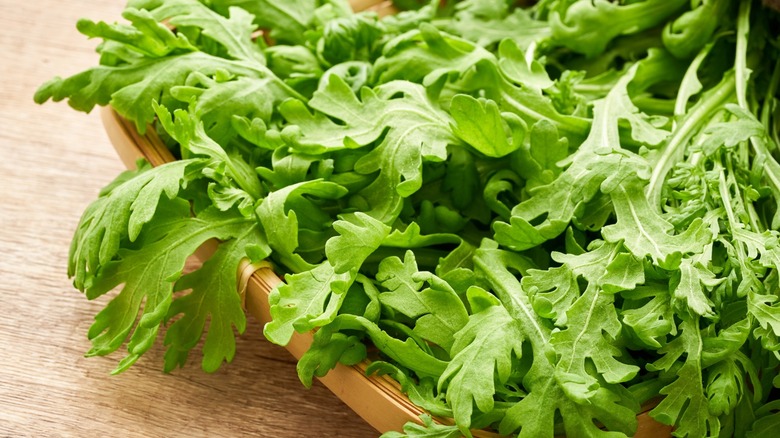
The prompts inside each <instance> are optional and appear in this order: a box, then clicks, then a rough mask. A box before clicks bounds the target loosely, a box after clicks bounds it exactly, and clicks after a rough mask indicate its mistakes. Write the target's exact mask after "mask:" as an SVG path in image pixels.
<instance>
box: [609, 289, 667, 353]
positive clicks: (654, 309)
mask: <svg viewBox="0 0 780 438" xmlns="http://www.w3.org/2000/svg"><path fill="white" fill-rule="evenodd" d="M640 288H641V289H640ZM640 288H637V291H638V292H639V291H641V295H640V296H638V297H637V298H647V297H651V299H650V300H649V301H647V302H645V303H644V304H642V305H641V306H640V307H636V308H629V309H625V307H624V310H623V311H622V312H620V313H621V316H622V318H621V320H622V322H623V325H624V328H625V329H627V330H630V331H631V332H632V334H633V336H636V338H637V339H638V340H639V342H641V343H642V344H643V345H644V346H646V347H650V348H652V349H658V348H661V346H662V345H665V344H666V338H667V336H669V335H670V334H671V335H675V334H677V326H676V324H675V322H674V311H673V309H672V306H671V299H670V298H671V297H670V296H669V290H668V288H666V287H662V286H659V285H655V284H651V285H647V286H645V287H644V288H642V287H640ZM621 295H623V297H624V298H634V297H633V296H632V294H621ZM642 295H644V296H642Z"/></svg>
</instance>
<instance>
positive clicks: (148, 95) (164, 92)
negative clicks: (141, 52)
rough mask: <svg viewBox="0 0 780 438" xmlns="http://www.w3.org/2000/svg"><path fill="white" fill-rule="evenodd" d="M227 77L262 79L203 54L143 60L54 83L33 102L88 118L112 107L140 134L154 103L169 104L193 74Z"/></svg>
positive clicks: (151, 116) (246, 69)
mask: <svg viewBox="0 0 780 438" xmlns="http://www.w3.org/2000/svg"><path fill="white" fill-rule="evenodd" d="M219 70H222V71H228V72H230V73H232V74H234V75H237V76H258V75H259V74H262V71H261V70H258V69H257V68H256V67H254V66H249V65H246V64H244V63H242V62H240V61H233V60H228V59H223V58H217V57H215V56H211V55H207V54H205V53H203V52H190V53H186V54H183V55H175V56H168V57H165V58H160V59H143V60H140V61H138V62H136V63H133V64H123V65H120V66H116V67H112V66H98V67H92V68H91V69H89V70H86V71H84V72H81V73H78V74H76V75H73V76H71V77H69V78H67V79H61V78H54V79H52V80H50V81H49V82H47V83H45V84H43V85H42V86H41V87H40V88H39V89H38V91H36V93H35V101H36V102H38V103H43V102H45V101H47V100H49V99H52V100H54V101H55V102H58V101H60V100H63V99H65V98H67V99H68V104H69V105H70V106H72V107H73V108H75V109H77V110H79V111H84V112H89V111H91V110H92V108H93V107H94V106H95V105H100V106H105V105H108V104H110V105H111V107H112V108H114V109H115V110H116V111H117V112H118V113H119V114H120V115H121V116H122V117H125V118H127V119H129V120H132V121H133V122H134V123H135V127H136V129H137V130H138V132H139V133H140V134H144V133H145V132H146V127H147V125H148V124H150V123H151V122H152V121H153V120H154V115H155V114H154V109H153V108H152V101H154V100H158V101H165V100H167V99H170V97H169V96H170V91H169V90H170V89H171V87H173V86H175V85H181V84H184V82H185V80H186V79H187V77H188V76H189V75H190V73H192V72H193V71H198V72H201V73H202V74H204V75H213V74H216V72H217V71H219Z"/></svg>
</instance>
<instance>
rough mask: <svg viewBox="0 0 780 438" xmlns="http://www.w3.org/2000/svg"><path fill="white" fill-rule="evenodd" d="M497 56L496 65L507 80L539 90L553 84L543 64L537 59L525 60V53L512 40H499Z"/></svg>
mask: <svg viewBox="0 0 780 438" xmlns="http://www.w3.org/2000/svg"><path fill="white" fill-rule="evenodd" d="M498 56H499V60H498V66H499V68H501V72H502V73H504V75H505V76H506V77H507V78H508V79H509V80H511V81H513V82H515V83H518V84H523V85H524V86H526V87H530V88H532V89H535V90H540V91H541V90H544V89H545V88H549V87H551V86H552V85H553V81H552V80H551V79H550V76H548V75H547V71H545V69H544V66H543V65H542V64H541V63H540V62H539V61H537V60H533V59H532V60H526V56H525V53H523V50H522V49H521V48H520V47H518V46H517V43H516V42H515V41H514V40H512V39H505V40H503V41H501V44H499V45H498Z"/></svg>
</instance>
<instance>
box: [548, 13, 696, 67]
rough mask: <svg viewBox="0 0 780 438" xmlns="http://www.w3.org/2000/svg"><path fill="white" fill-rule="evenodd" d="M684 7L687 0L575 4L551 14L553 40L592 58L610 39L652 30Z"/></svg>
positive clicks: (601, 50) (602, 49)
mask: <svg viewBox="0 0 780 438" xmlns="http://www.w3.org/2000/svg"><path fill="white" fill-rule="evenodd" d="M685 4H686V0H647V1H643V2H638V3H630V4H625V5H624V4H616V3H611V2H608V1H607V0H594V1H592V2H574V4H571V6H568V7H567V8H566V9H565V10H564V11H565V12H563V13H559V12H558V11H555V12H553V13H552V14H551V15H550V28H551V29H552V39H553V41H555V42H556V43H557V44H561V45H564V46H566V47H568V48H569V49H572V50H574V51H576V52H578V53H582V54H584V55H586V56H588V57H593V56H595V55H597V54H599V53H601V52H603V51H604V49H605V48H606V46H607V44H608V43H609V42H610V41H611V40H612V39H613V38H615V37H617V36H619V35H623V34H628V33H636V32H639V31H642V30H645V29H650V28H652V27H655V26H657V25H658V24H660V23H663V22H664V21H665V20H666V19H667V18H668V17H669V16H671V15H672V14H674V13H675V12H677V11H679V10H680V9H681V8H682V7H683V6H684V5H685ZM616 23H617V24H616Z"/></svg>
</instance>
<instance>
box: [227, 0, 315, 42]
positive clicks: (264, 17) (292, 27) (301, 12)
mask: <svg viewBox="0 0 780 438" xmlns="http://www.w3.org/2000/svg"><path fill="white" fill-rule="evenodd" d="M319 3H320V2H319V1H317V0H288V1H285V2H275V1H270V0H212V7H213V8H214V9H215V10H216V11H219V12H220V13H222V14H226V13H227V12H228V11H230V10H233V9H237V8H241V9H242V10H245V11H247V12H249V13H250V14H252V15H254V19H255V23H256V25H257V27H259V28H264V29H271V33H270V35H271V38H273V39H275V40H277V41H284V42H290V43H295V44H302V43H304V42H305V38H304V32H305V31H306V30H307V29H308V28H309V26H310V24H311V22H312V20H313V19H314V13H315V10H316V9H317V6H318V5H319Z"/></svg>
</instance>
